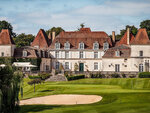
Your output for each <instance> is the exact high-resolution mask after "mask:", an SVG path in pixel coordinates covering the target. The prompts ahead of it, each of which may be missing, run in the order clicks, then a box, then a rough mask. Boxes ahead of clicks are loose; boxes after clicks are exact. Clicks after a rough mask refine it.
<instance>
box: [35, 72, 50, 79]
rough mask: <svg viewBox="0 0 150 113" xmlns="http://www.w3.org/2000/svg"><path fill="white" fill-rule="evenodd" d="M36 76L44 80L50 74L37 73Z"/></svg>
mask: <svg viewBox="0 0 150 113" xmlns="http://www.w3.org/2000/svg"><path fill="white" fill-rule="evenodd" d="M38 76H39V77H40V78H41V80H46V79H48V78H49V77H50V76H51V74H49V73H39V74H38Z"/></svg>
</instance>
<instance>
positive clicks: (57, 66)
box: [56, 62, 59, 70]
mask: <svg viewBox="0 0 150 113" xmlns="http://www.w3.org/2000/svg"><path fill="white" fill-rule="evenodd" d="M56 69H57V70H58V69H59V62H56Z"/></svg>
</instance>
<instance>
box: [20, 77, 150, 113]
mask: <svg viewBox="0 0 150 113" xmlns="http://www.w3.org/2000/svg"><path fill="white" fill-rule="evenodd" d="M29 81H30V79H29V78H25V79H24V89H23V90H24V93H23V98H21V96H20V99H21V100H23V99H28V98H33V97H41V96H48V95H55V94H84V95H99V96H102V97H103V98H102V100H101V101H99V102H97V103H93V104H85V105H42V104H41V105H23V106H21V107H20V111H19V113H150V78H111V79H98V78H96V79H95V78H93V79H80V80H73V81H66V82H44V83H39V84H36V86H35V92H34V86H33V85H29V84H28V82H29Z"/></svg>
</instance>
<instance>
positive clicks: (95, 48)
mask: <svg viewBox="0 0 150 113" xmlns="http://www.w3.org/2000/svg"><path fill="white" fill-rule="evenodd" d="M93 49H94V50H98V49H99V44H98V42H95V43H94V44H93Z"/></svg>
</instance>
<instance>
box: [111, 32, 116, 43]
mask: <svg viewBox="0 0 150 113" xmlns="http://www.w3.org/2000/svg"><path fill="white" fill-rule="evenodd" d="M115 40H116V39H115V31H112V41H113V43H115Z"/></svg>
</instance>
